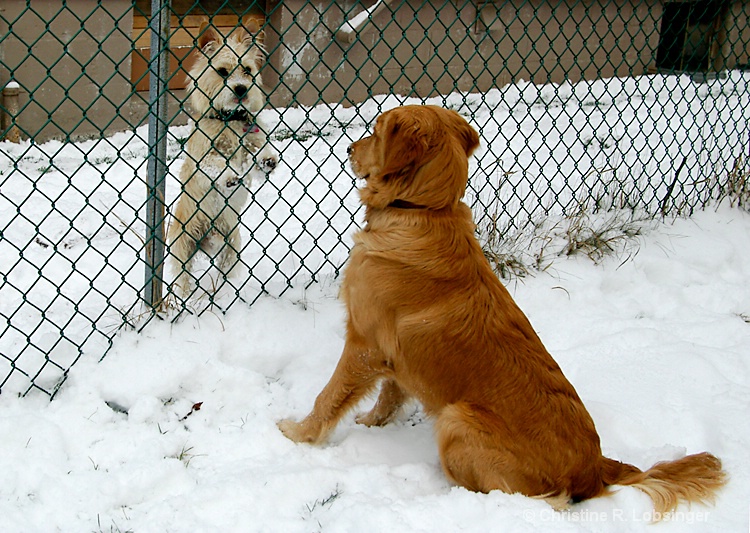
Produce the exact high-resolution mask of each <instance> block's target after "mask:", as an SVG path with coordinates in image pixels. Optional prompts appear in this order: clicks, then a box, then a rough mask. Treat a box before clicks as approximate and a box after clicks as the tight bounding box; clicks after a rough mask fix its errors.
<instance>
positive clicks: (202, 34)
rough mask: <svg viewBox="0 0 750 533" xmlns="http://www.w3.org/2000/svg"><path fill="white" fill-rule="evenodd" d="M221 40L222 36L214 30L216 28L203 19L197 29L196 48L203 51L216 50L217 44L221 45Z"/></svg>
mask: <svg viewBox="0 0 750 533" xmlns="http://www.w3.org/2000/svg"><path fill="white" fill-rule="evenodd" d="M223 40H224V38H223V37H222V36H221V34H220V33H219V32H218V31H217V30H216V28H214V27H213V26H212V25H210V24H209V23H208V21H203V22H202V23H201V26H200V29H199V30H198V39H197V44H198V48H200V49H201V50H203V52H211V51H213V50H216V49H217V48H218V47H219V46H221V43H222V41H223Z"/></svg>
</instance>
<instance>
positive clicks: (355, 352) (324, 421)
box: [278, 338, 379, 444]
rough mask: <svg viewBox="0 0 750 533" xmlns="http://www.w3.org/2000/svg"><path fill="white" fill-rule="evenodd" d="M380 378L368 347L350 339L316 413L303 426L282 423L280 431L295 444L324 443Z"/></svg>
mask: <svg viewBox="0 0 750 533" xmlns="http://www.w3.org/2000/svg"><path fill="white" fill-rule="evenodd" d="M378 377H379V375H378V370H376V369H375V368H374V367H373V366H372V365H371V358H370V352H369V351H368V349H367V347H366V345H365V344H364V343H363V342H361V341H357V340H353V339H351V338H347V342H346V345H345V346H344V352H343V354H342V355H341V359H340V360H339V363H338V365H337V366H336V370H334V372H333V376H331V379H330V380H329V381H328V384H327V385H326V386H325V388H323V390H322V391H321V392H320V394H318V397H317V399H316V400H315V405H314V406H313V410H312V411H311V412H310V414H309V415H307V417H305V418H304V419H303V420H301V421H300V422H295V421H294V420H289V419H287V420H282V421H280V422H279V423H278V426H279V429H280V430H281V432H282V433H283V434H284V435H286V437H287V438H289V439H291V440H293V441H295V442H309V443H313V444H317V443H320V442H323V441H324V440H325V439H326V437H328V435H329V433H330V432H331V431H333V429H334V428H335V427H336V424H338V422H339V420H341V418H342V417H343V416H344V415H345V414H346V413H347V411H349V409H351V408H352V407H353V406H354V405H355V404H356V403H357V402H358V401H359V400H361V399H362V397H364V396H365V395H366V394H367V393H368V392H369V391H370V390H371V389H372V388H373V387H374V386H375V383H376V382H377V379H378Z"/></svg>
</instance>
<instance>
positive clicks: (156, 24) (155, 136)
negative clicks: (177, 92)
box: [143, 0, 171, 309]
mask: <svg viewBox="0 0 750 533" xmlns="http://www.w3.org/2000/svg"><path fill="white" fill-rule="evenodd" d="M170 4H171V0H152V1H151V21H150V23H149V27H150V29H151V59H150V62H149V115H148V168H147V170H148V181H147V200H146V239H145V241H146V246H145V248H146V250H145V252H146V283H145V286H144V289H143V299H144V301H145V302H146V304H147V305H148V306H150V307H151V308H152V309H158V308H159V306H160V305H161V302H162V298H163V281H164V280H163V273H164V248H165V243H164V240H165V239H164V214H165V205H164V196H165V194H164V193H165V183H166V175H167V105H168V102H167V79H168V76H169V29H170V14H171V5H170Z"/></svg>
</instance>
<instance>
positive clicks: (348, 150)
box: [346, 144, 354, 155]
mask: <svg viewBox="0 0 750 533" xmlns="http://www.w3.org/2000/svg"><path fill="white" fill-rule="evenodd" d="M353 151H354V150H353V148H352V145H351V144H350V145H349V146H348V147H347V148H346V153H347V154H349V155H352V152H353Z"/></svg>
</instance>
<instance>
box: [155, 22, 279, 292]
mask: <svg viewBox="0 0 750 533" xmlns="http://www.w3.org/2000/svg"><path fill="white" fill-rule="evenodd" d="M253 30H255V31H253ZM253 30H251V31H253V33H251V32H249V31H248V30H247V29H246V28H245V27H244V26H242V27H239V28H238V29H237V30H235V31H234V32H232V33H231V34H230V35H229V36H228V37H226V38H225V37H224V36H223V35H221V34H219V33H218V32H217V31H216V30H215V29H214V28H213V27H211V26H208V25H207V24H204V25H203V26H201V29H200V36H199V38H198V47H199V48H200V50H199V51H198V52H197V55H198V58H197V60H196V63H195V65H194V66H193V67H192V68H191V69H190V72H189V74H190V81H191V82H192V87H190V89H189V90H190V95H189V99H190V104H191V106H192V110H193V119H194V126H193V129H192V131H191V133H190V137H189V138H188V140H187V143H186V152H187V158H186V161H185V162H184V163H183V165H182V169H181V171H180V182H181V184H182V190H181V192H180V195H179V197H178V199H177V206H176V208H175V209H174V212H173V217H174V219H173V220H172V222H171V224H170V226H169V231H168V234H167V241H168V242H169V251H170V254H171V255H172V261H171V269H172V273H173V275H174V280H175V281H174V284H175V286H176V289H177V291H176V292H178V293H179V294H180V295H181V296H183V297H185V296H187V295H188V294H189V292H190V288H191V285H192V280H193V279H194V275H193V274H192V273H191V268H192V266H193V263H194V259H195V256H196V254H197V252H198V251H202V252H204V253H205V254H206V255H207V256H208V258H209V260H210V262H211V264H212V265H213V266H215V267H217V268H218V269H219V271H221V272H222V273H223V274H224V275H225V276H229V275H231V274H233V273H234V271H236V269H235V267H236V266H237V265H238V264H239V258H240V251H241V241H240V230H239V227H238V224H239V217H240V213H241V212H242V209H243V207H244V206H245V203H246V202H247V196H248V190H247V186H249V185H250V182H251V180H252V177H253V174H268V173H270V172H271V171H272V170H273V169H274V168H276V165H277V163H278V154H277V153H276V152H275V151H274V150H273V149H272V148H271V147H270V146H269V145H268V144H267V141H268V140H267V137H266V134H265V133H264V131H263V128H262V127H261V126H260V125H259V124H258V123H257V120H256V115H257V113H258V112H259V111H260V110H261V108H262V107H263V105H264V104H265V96H264V94H263V92H262V91H261V89H260V84H261V79H260V75H259V70H260V67H261V64H262V61H263V50H262V48H261V46H260V45H259V44H258V43H257V37H259V35H260V34H259V33H258V32H257V26H254V28H253Z"/></svg>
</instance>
